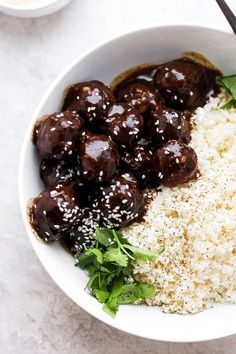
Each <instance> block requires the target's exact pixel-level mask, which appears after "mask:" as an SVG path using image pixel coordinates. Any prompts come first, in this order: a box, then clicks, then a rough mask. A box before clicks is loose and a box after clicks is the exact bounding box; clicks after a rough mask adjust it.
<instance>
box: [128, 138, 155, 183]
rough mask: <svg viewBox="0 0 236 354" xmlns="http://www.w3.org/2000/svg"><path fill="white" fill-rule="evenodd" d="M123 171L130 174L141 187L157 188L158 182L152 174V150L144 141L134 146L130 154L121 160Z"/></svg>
mask: <svg viewBox="0 0 236 354" xmlns="http://www.w3.org/2000/svg"><path fill="white" fill-rule="evenodd" d="M122 165H123V169H124V170H126V171H128V172H130V173H132V174H133V175H134V176H135V177H136V178H137V180H138V181H139V184H140V186H142V187H151V186H153V187H154V186H158V184H159V181H158V179H157V178H156V175H155V174H153V148H152V147H151V146H150V144H148V142H146V141H141V142H139V144H137V145H136V146H135V148H134V149H133V151H132V153H131V154H130V153H129V152H127V153H126V154H125V156H124V157H123V158H122Z"/></svg>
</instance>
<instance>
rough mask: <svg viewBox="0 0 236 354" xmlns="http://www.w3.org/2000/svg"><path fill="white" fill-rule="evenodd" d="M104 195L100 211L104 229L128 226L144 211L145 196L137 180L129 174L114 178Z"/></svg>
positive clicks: (103, 192) (99, 205)
mask: <svg viewBox="0 0 236 354" xmlns="http://www.w3.org/2000/svg"><path fill="white" fill-rule="evenodd" d="M102 194H103V196H102V198H101V200H100V201H99V202H98V211H100V213H101V222H102V223H103V226H104V227H116V228H119V227H124V226H127V225H129V224H130V223H132V222H133V221H134V220H136V219H138V218H139V217H140V216H141V215H142V213H143V211H144V198H143V195H142V193H141V192H140V189H139V187H138V183H137V180H136V179H135V178H134V177H133V176H132V175H131V174H129V173H126V174H123V175H121V176H118V177H116V178H114V179H113V180H112V181H111V183H110V185H109V186H108V187H106V188H104V189H103V191H102Z"/></svg>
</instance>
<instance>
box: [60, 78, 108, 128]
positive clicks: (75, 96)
mask: <svg viewBox="0 0 236 354" xmlns="http://www.w3.org/2000/svg"><path fill="white" fill-rule="evenodd" d="M114 101H115V99H114V96H113V94H112V93H111V91H110V89H109V88H108V87H107V86H106V85H104V84H103V83H102V82H100V81H97V80H94V81H87V82H81V83H78V84H75V85H73V86H71V87H70V88H69V90H68V93H67V95H66V98H65V102H64V106H63V110H66V109H69V110H71V111H77V112H78V113H79V114H80V115H81V116H82V117H83V118H84V120H85V122H86V121H89V122H95V121H96V120H100V119H104V117H105V116H106V111H107V109H108V108H109V107H110V105H111V104H112V103H113V102H114Z"/></svg>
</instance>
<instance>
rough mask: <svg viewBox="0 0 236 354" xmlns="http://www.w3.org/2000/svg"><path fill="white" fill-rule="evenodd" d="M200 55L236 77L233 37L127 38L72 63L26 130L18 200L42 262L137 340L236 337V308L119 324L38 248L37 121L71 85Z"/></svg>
mask: <svg viewBox="0 0 236 354" xmlns="http://www.w3.org/2000/svg"><path fill="white" fill-rule="evenodd" d="M190 50H194V51H198V52H200V53H202V54H203V55H205V56H206V57H207V58H208V59H209V60H210V61H212V62H213V63H214V64H215V65H216V66H218V67H219V68H220V69H221V70H222V71H223V73H225V74H234V73H236V61H235V54H236V40H235V36H234V35H233V34H232V33H226V32H221V31H217V30H215V29H210V28H203V27H193V26H166V27H156V28H150V29H144V30H139V31H137V32H132V33H128V34H126V35H124V36H122V37H119V38H116V39H113V40H111V41H109V42H107V43H104V44H102V45H99V46H98V47H96V48H95V49H93V50H91V51H89V52H88V53H86V54H85V55H83V56H81V57H79V58H77V59H76V61H74V62H73V63H72V64H71V65H70V66H69V67H68V68H67V69H66V70H65V71H64V72H63V73H62V74H61V75H60V76H59V77H58V78H57V79H56V81H55V82H54V83H53V84H52V85H51V87H50V88H49V89H48V91H47V92H46V94H45V95H44V97H43V99H42V101H41V103H40V104H39V107H38V108H37V110H36V112H35V114H34V116H33V118H32V120H31V122H30V124H29V128H28V132H27V134H26V137H25V141H24V146H23V149H22V154H21V161H20V171H19V174H20V175H19V194H20V204H21V211H22V215H23V218H24V222H25V227H26V229H27V233H28V236H29V238H30V240H31V243H32V245H33V248H34V250H35V252H36V253H37V255H38V257H39V259H40V261H41V262H42V264H43V266H44V267H45V269H46V270H47V271H48V273H49V274H50V276H51V277H52V278H53V279H54V281H55V282H56V283H57V284H58V286H59V287H60V288H61V289H62V290H63V291H64V292H65V293H66V294H67V295H68V296H69V297H70V298H71V299H72V300H73V301H74V302H76V303H77V304H78V305H79V306H81V307H82V308H83V309H84V310H85V311H87V312H89V313H90V314H91V315H93V316H95V317H96V318H98V319H100V320H101V321H103V322H105V323H107V324H109V325H111V326H113V327H115V328H118V329H120V330H123V331H125V332H129V333H132V334H134V335H137V336H141V337H146V338H150V339H155V340H163V341H174V342H192V341H202V340H209V339H214V338H219V337H224V336H227V335H230V334H233V333H235V332H236V306H235V305H226V304H217V305H215V306H214V307H213V308H212V309H208V310H205V311H203V312H201V313H198V314H194V315H185V316H183V315H182V316H181V315H174V314H173V315H170V314H164V313H162V312H161V311H160V309H159V308H158V307H148V306H145V305H143V306H134V305H129V306H121V307H120V310H119V312H118V314H117V316H116V318H115V319H112V318H110V317H109V316H108V315H107V314H106V313H104V312H103V311H102V308H101V305H100V304H99V303H98V302H97V300H96V299H94V298H93V297H92V296H90V295H89V294H88V293H87V292H86V291H85V290H84V288H85V285H86V282H87V276H86V274H85V273H84V272H83V271H81V270H79V269H78V268H76V267H74V260H73V258H72V257H71V256H70V255H69V254H68V253H67V252H65V251H64V250H63V249H62V247H61V246H60V245H59V244H58V243H54V244H53V245H44V244H42V243H41V242H39V241H38V240H37V239H36V238H35V236H34V235H33V234H32V231H31V229H30V227H29V225H28V221H27V213H26V205H27V203H28V201H29V200H30V199H31V198H32V197H34V196H36V195H37V194H38V193H39V192H40V191H41V190H42V188H43V185H42V183H41V181H40V178H39V175H38V159H37V156H36V152H35V148H34V146H33V144H32V141H31V135H32V128H33V124H34V122H35V121H36V119H37V118H38V117H39V116H41V115H44V114H46V113H51V112H55V111H58V110H59V109H60V102H61V99H62V93H63V90H64V89H65V87H67V86H68V85H70V84H72V83H75V82H79V81H86V80H91V79H98V80H101V81H104V82H105V83H109V82H110V81H111V80H112V79H113V78H114V77H115V76H116V75H117V74H119V73H121V72H122V71H124V70H126V69H128V68H130V67H132V66H134V65H137V64H142V63H161V62H164V61H167V60H170V59H174V58H177V57H179V56H181V54H182V53H183V52H185V51H190Z"/></svg>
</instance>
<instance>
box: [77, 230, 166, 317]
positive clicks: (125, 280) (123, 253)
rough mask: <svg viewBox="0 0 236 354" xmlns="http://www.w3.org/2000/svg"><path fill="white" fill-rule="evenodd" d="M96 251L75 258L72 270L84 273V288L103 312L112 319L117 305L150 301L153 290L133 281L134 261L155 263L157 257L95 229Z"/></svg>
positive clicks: (117, 235)
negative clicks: (86, 276)
mask: <svg viewBox="0 0 236 354" xmlns="http://www.w3.org/2000/svg"><path fill="white" fill-rule="evenodd" d="M94 237H95V239H96V242H97V243H96V247H94V248H89V249H87V250H86V251H85V252H84V253H82V254H81V255H80V256H78V258H77V263H76V266H78V267H80V268H82V269H84V270H86V271H87V272H88V275H89V281H88V283H87V285H86V288H87V289H88V290H89V291H90V292H91V294H92V295H93V296H95V297H96V298H97V300H98V301H99V302H100V303H102V304H103V310H104V311H105V312H106V313H108V314H109V315H110V316H112V317H115V315H116V312H117V311H118V307H119V305H120V304H131V303H134V302H135V301H137V300H139V299H145V298H149V299H153V298H154V295H155V289H154V286H153V285H151V284H140V283H137V282H136V281H135V280H134V278H133V264H132V261H133V260H135V259H142V260H151V261H155V260H156V258H157V257H158V255H159V254H160V253H161V252H162V251H163V249H162V250H160V252H159V253H153V252H150V251H147V250H142V249H140V248H137V247H134V246H132V245H131V244H130V243H129V242H128V240H127V239H126V238H125V237H124V236H123V234H122V232H121V231H115V230H113V229H105V228H104V229H103V228H98V229H97V230H96V232H95V235H94Z"/></svg>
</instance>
